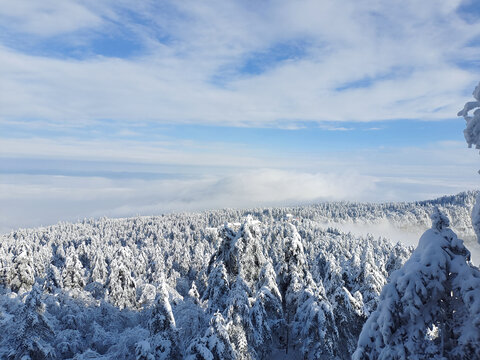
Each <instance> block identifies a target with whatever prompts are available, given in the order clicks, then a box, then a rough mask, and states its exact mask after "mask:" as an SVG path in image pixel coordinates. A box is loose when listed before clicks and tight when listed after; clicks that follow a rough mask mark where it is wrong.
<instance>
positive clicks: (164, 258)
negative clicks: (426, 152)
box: [0, 192, 476, 360]
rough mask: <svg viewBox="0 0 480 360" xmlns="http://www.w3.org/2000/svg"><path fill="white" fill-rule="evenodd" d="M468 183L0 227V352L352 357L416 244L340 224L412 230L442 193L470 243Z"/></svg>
mask: <svg viewBox="0 0 480 360" xmlns="http://www.w3.org/2000/svg"><path fill="white" fill-rule="evenodd" d="M475 196H476V194H475V193H473V192H469V193H461V194H459V195H456V196H448V197H442V198H439V199H437V200H432V201H424V202H415V203H398V204H395V203H391V204H358V203H325V204H319V205H312V206H303V207H295V208H268V209H253V210H221V211H210V212H204V213H198V214H171V215H163V216H156V217H137V218H129V219H107V218H103V219H100V220H86V221H83V222H81V223H77V224H70V223H60V224H58V225H55V226H49V227H45V228H38V229H28V230H26V229H22V230H18V231H15V232H12V233H9V234H5V235H2V237H1V243H0V264H1V268H0V270H1V273H0V280H1V283H2V284H3V287H2V290H1V296H0V324H1V325H0V326H1V328H2V330H3V334H2V337H1V339H0V358H2V359H4V358H5V359H20V358H22V356H24V355H28V354H30V355H32V354H36V355H35V356H37V357H36V358H41V359H69V358H75V359H181V358H188V359H205V360H206V359H237V358H238V359H266V358H274V357H275V358H278V357H279V356H284V357H285V358H296V357H298V358H307V359H314V358H321V357H325V358H328V359H349V358H350V357H351V355H352V354H353V352H354V351H355V349H356V346H357V341H358V336H359V334H360V331H361V330H362V326H363V324H364V323H365V321H366V320H367V318H368V316H369V315H370V314H371V313H372V312H373V311H374V310H375V309H376V307H377V303H378V300H379V296H380V292H381V290H382V288H383V286H384V285H385V284H386V282H387V279H388V278H389V275H390V274H391V273H392V272H393V271H394V270H396V269H398V268H399V267H400V266H401V265H403V264H404V263H405V261H406V260H407V259H408V258H409V256H410V254H411V252H412V250H413V249H412V248H409V247H406V246H405V245H402V244H395V243H394V242H392V241H390V240H389V239H387V238H388V235H389V234H388V233H387V234H385V238H378V237H374V236H371V235H368V236H359V235H358V234H357V233H355V232H354V231H352V232H343V231H341V229H342V228H343V229H345V225H356V226H360V227H362V229H363V230H368V229H369V228H372V229H376V230H381V229H382V227H379V226H378V225H382V226H386V227H384V228H385V229H387V228H388V230H389V231H395V232H396V234H402V233H405V234H408V233H416V232H418V231H423V230H425V229H426V228H428V227H430V225H431V222H430V220H429V217H430V215H431V213H432V212H433V211H434V209H435V207H436V206H440V207H441V208H442V209H443V210H444V211H445V213H447V214H448V216H449V217H450V219H451V227H452V229H453V230H454V231H455V232H456V233H457V234H458V236H459V237H460V238H464V239H466V240H467V246H469V245H468V244H469V243H471V242H472V241H473V239H474V232H473V229H472V226H471V220H470V213H471V209H472V207H473V203H474V199H475ZM352 229H353V228H352ZM32 358H35V357H34V356H32Z"/></svg>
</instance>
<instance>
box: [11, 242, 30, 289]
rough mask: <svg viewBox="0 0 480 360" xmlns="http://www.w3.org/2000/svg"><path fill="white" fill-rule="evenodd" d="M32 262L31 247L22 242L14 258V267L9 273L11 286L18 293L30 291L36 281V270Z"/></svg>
mask: <svg viewBox="0 0 480 360" xmlns="http://www.w3.org/2000/svg"><path fill="white" fill-rule="evenodd" d="M32 263H33V259H32V252H31V249H30V247H29V246H28V245H27V244H22V245H21V246H20V248H19V249H18V252H17V255H16V256H15V257H14V258H13V267H12V268H11V273H10V274H9V277H10V281H9V283H10V287H11V288H12V290H13V291H15V292H17V293H18V294H21V293H24V292H26V291H29V290H30V289H31V287H32V285H33V284H34V283H35V272H34V270H33V267H32Z"/></svg>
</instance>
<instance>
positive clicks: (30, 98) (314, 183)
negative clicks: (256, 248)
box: [0, 0, 480, 232]
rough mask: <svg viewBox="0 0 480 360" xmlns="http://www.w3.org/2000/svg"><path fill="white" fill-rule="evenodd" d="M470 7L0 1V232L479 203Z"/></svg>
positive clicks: (475, 39)
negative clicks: (225, 210)
mask: <svg viewBox="0 0 480 360" xmlns="http://www.w3.org/2000/svg"><path fill="white" fill-rule="evenodd" d="M479 59H480V5H478V2H476V1H473V0H472V1H470V0H465V1H459V0H452V1H445V2H441V3H439V2H438V1H434V0H425V1H422V2H419V1H413V0H411V1H399V0H394V1H389V2H378V1H353V0H348V1H345V2H342V4H339V3H338V2H337V1H333V0H331V1H330V0H322V1H309V0H302V1H264V2H257V1H225V0H222V1H202V2H198V1H193V0H192V1H189V0H187V1H182V2H178V1H138V2H129V1H113V0H112V1H102V2H98V1H73V0H66V1H62V2H58V1H54V0H44V1H42V2H38V1H33V0H17V1H15V2H12V1H7V0H0V79H1V81H0V219H1V220H0V231H2V232H3V231H8V230H10V229H13V228H16V227H19V226H37V225H40V224H44V225H47V224H51V223H55V222H57V221H60V220H76V219H79V218H84V217H97V216H104V215H107V216H131V215H136V214H141V215H150V214H158V213H162V212H167V211H190V210H201V209H209V208H219V207H245V206H270V205H288V204H290V205H294V204H303V203H311V202H315V201H323V200H361V201H391V200H393V201H403V200H416V199H425V198H431V197H435V196H439V195H442V194H447V193H448V194H450V193H455V192H458V191H462V190H467V189H473V188H476V187H477V184H478V181H479V179H478V175H477V173H476V170H477V169H478V168H479V162H478V159H479V158H478V154H477V153H476V152H475V151H473V150H469V149H467V148H466V145H465V143H464V139H463V134H462V130H463V128H464V121H463V119H461V118H457V117H456V113H457V111H458V110H459V109H460V108H462V106H463V104H464V103H465V102H466V101H469V100H471V93H472V91H473V88H474V87H475V85H476V84H477V83H478V81H479V80H480V61H479Z"/></svg>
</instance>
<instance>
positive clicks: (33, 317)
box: [8, 284, 55, 360]
mask: <svg viewBox="0 0 480 360" xmlns="http://www.w3.org/2000/svg"><path fill="white" fill-rule="evenodd" d="M41 296H42V291H41V289H40V286H39V285H38V284H35V285H34V286H33V287H32V290H31V291H30V293H29V294H28V295H27V297H26V298H25V304H24V306H23V307H22V309H21V310H20V314H19V316H18V328H17V333H16V338H15V344H13V349H12V351H11V352H10V354H9V356H8V359H9V360H27V359H30V360H48V359H55V352H54V349H53V347H52V343H53V339H54V336H55V334H54V331H53V329H52V327H51V325H50V323H49V322H48V320H47V319H46V318H45V316H44V313H45V305H44V304H43V302H42V299H41Z"/></svg>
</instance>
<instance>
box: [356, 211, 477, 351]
mask: <svg viewBox="0 0 480 360" xmlns="http://www.w3.org/2000/svg"><path fill="white" fill-rule="evenodd" d="M353 358H354V359H358V360H360V359H392V360H395V359H419V360H420V359H450V360H452V359H474V358H480V271H479V269H478V268H476V267H474V266H472V265H471V263H470V253H469V251H468V250H467V249H466V248H465V246H464V245H463V241H462V240H460V239H458V238H457V236H456V235H455V233H454V232H453V231H452V230H450V229H449V220H448V218H447V217H446V215H444V214H443V213H442V212H440V211H439V210H438V209H437V210H436V211H435V213H434V214H433V215H432V228H431V229H429V230H427V231H426V232H425V233H424V234H423V235H422V237H421V238H420V240H419V243H418V246H417V248H416V249H415V251H414V252H413V254H412V256H411V257H410V259H409V260H408V261H407V262H406V263H405V264H404V266H403V267H402V268H401V269H400V270H397V271H395V272H394V273H393V274H392V275H391V278H390V281H389V283H388V284H387V285H386V286H385V287H384V288H383V290H382V293H381V295H380V301H379V304H378V307H377V309H376V310H375V311H374V312H373V313H372V315H371V316H370V317H369V319H368V320H367V322H366V323H365V325H364V327H363V329H362V333H361V334H360V338H359V341H358V347H357V350H356V351H355V354H354V357H353Z"/></svg>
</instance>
